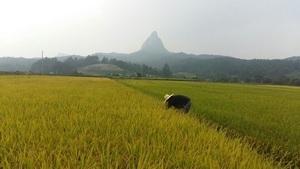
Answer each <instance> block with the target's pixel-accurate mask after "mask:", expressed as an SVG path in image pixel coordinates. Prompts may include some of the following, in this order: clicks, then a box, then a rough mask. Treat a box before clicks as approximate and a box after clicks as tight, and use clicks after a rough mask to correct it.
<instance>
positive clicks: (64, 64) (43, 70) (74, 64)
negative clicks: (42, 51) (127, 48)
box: [31, 56, 172, 77]
mask: <svg viewBox="0 0 300 169" xmlns="http://www.w3.org/2000/svg"><path fill="white" fill-rule="evenodd" d="M99 63H102V64H112V65H116V66H118V67H119V68H121V69H123V70H126V71H130V72H135V76H138V77H146V76H157V77H171V76H172V73H171V71H170V68H169V66H168V65H167V64H165V66H164V67H163V69H162V70H158V69H157V68H153V67H151V66H147V65H145V64H136V63H130V62H125V61H122V60H117V59H108V58H106V57H103V58H102V60H101V61H100V60H99V57H98V56H87V57H83V58H77V57H69V58H67V59H66V60H64V61H59V60H58V59H57V58H44V59H41V60H38V61H36V62H35V63H33V64H32V66H31V71H32V72H36V73H39V74H59V75H80V73H79V72H77V69H78V68H80V67H85V66H89V65H93V64H99Z"/></svg>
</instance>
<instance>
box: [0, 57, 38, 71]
mask: <svg viewBox="0 0 300 169" xmlns="http://www.w3.org/2000/svg"><path fill="white" fill-rule="evenodd" d="M39 59H40V58H30V59H28V58H22V57H19V58H14V57H0V71H10V72H15V71H29V69H30V67H31V65H32V64H33V63H34V62H36V61H37V60H39Z"/></svg>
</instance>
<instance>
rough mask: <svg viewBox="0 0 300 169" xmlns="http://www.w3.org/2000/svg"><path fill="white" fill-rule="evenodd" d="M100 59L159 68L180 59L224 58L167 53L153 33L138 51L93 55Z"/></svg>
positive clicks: (155, 33)
mask: <svg viewBox="0 0 300 169" xmlns="http://www.w3.org/2000/svg"><path fill="white" fill-rule="evenodd" d="M93 55H96V56H98V57H99V59H102V58H103V57H107V58H115V59H119V60H123V61H127V62H132V63H139V64H147V65H150V66H153V67H157V68H161V67H162V66H163V65H164V64H166V63H175V62H178V61H179V60H182V59H188V58H199V59H212V58H219V57H225V56H222V55H208V54H202V55H194V54H186V53H183V52H180V53H174V52H169V51H168V50H167V49H166V48H165V47H164V45H163V42H162V40H161V39H160V38H159V37H158V35H157V32H156V31H154V32H153V33H152V34H151V35H150V36H149V37H148V38H147V39H146V41H145V42H144V43H143V44H142V47H141V49H140V50H139V51H137V52H133V53H130V54H124V53H94V54H93Z"/></svg>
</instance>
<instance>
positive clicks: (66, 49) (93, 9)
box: [0, 0, 300, 59]
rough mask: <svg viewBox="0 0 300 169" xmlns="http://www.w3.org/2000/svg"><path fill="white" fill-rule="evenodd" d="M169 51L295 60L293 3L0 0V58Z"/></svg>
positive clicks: (298, 5)
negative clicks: (154, 40) (154, 41)
mask: <svg viewBox="0 0 300 169" xmlns="http://www.w3.org/2000/svg"><path fill="white" fill-rule="evenodd" d="M153 31H157V33H158V36H159V37H160V38H161V40H162V41H163V44H164V46H165V47H166V48H167V49H168V50H169V51H171V52H185V53H192V54H197V55H198V54H215V55H225V56H232V57H236V58H242V59H283V58H287V57H291V56H300V1H299V0H126V1H125V0H26V1H24V0H0V57H7V56H10V57H26V58H33V57H41V55H42V51H43V54H44V57H54V56H56V55H58V54H59V53H63V54H68V55H73V54H75V55H82V56H87V55H91V54H93V53H96V52H105V53H110V52H116V53H132V52H135V51H138V50H139V49H140V48H141V46H142V44H143V42H144V41H145V40H146V39H147V38H148V37H149V36H150V35H151V33H152V32H153Z"/></svg>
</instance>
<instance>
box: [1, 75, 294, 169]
mask: <svg viewBox="0 0 300 169" xmlns="http://www.w3.org/2000/svg"><path fill="white" fill-rule="evenodd" d="M119 82H121V83H119ZM0 87H1V90H0V116H1V118H0V123H1V124H2V125H1V126H0V168H284V167H289V166H284V164H283V163H280V162H279V163H278V161H275V159H274V158H272V157H266V156H265V155H262V154H260V153H258V150H257V149H253V148H252V146H251V145H249V144H248V141H247V140H246V139H245V138H243V137H238V138H233V137H228V136H227V135H228V133H227V132H226V129H225V128H224V129H220V127H219V125H222V126H224V127H228V128H230V129H233V130H236V131H237V132H238V133H241V134H244V135H245V136H249V137H250V136H251V137H253V138H255V139H256V138H257V139H258V140H261V141H262V142H264V141H266V140H269V142H270V143H271V145H275V146H277V145H280V143H281V142H280V141H281V140H279V141H277V140H273V139H274V137H272V136H271V135H269V134H268V132H271V133H273V130H271V131H268V130H267V131H268V132H265V133H266V134H263V135H266V136H262V137H259V134H258V136H256V135H255V133H260V132H262V131H263V130H266V129H271V128H272V127H274V126H277V128H276V131H277V129H278V131H279V132H278V133H276V134H278V135H275V134H274V135H275V136H276V138H277V136H280V137H281V134H282V133H283V132H287V133H286V134H285V135H283V137H285V138H287V140H288V141H287V142H286V144H284V145H282V146H283V148H284V149H286V150H288V151H293V150H295V148H297V146H295V144H294V143H295V141H297V139H299V137H298V136H299V135H297V134H298V132H297V131H299V130H298V129H299V125H295V124H297V121H296V120H297V118H298V119H299V116H298V115H297V114H293V112H294V110H296V109H297V110H299V107H294V106H295V105H294V104H295V103H294V102H293V100H294V101H295V100H297V99H298V100H299V95H298V94H299V93H298V90H297V88H274V87H260V86H252V88H251V86H248V87H249V89H247V90H246V87H247V86H243V85H224V84H208V83H194V82H167V81H133V80H121V81H115V80H111V79H106V78H81V77H59V76H0ZM266 89H268V90H266ZM241 91H245V93H244V94H245V95H235V94H234V93H235V92H241ZM257 91H259V92H258V93H261V92H262V94H261V95H258V96H257ZM264 91H265V92H269V93H268V94H270V93H273V94H274V95H273V96H275V98H277V99H279V98H282V100H284V98H283V97H287V98H288V99H290V101H289V105H288V106H286V107H280V106H279V107H276V106H278V105H280V104H279V103H277V104H273V105H274V106H275V108H291V109H290V111H283V110H281V112H282V113H285V114H288V116H287V117H286V118H284V117H283V116H280V115H278V113H276V112H272V111H270V110H269V109H271V108H265V107H264V106H263V103H260V104H258V106H257V108H256V109H254V110H253V109H251V110H252V114H251V115H249V114H247V113H246V112H248V111H247V109H248V108H249V107H252V106H251V105H252V104H254V102H259V101H261V100H260V99H262V98H261V97H264V96H265V97H267V96H266V95H267V94H266V93H263V92H264ZM172 92H175V93H184V94H187V95H190V97H191V98H192V99H193V107H192V111H191V113H190V114H188V115H184V114H180V113H176V112H175V111H173V110H166V109H165V108H164V105H163V99H162V97H163V95H164V94H165V93H172ZM282 92H283V93H282ZM285 92H287V93H288V94H289V95H288V96H286V95H285ZM199 93H201V95H199ZM297 93H298V94H297ZM243 96H245V97H246V98H247V96H249V97H254V98H253V100H252V101H250V100H249V104H250V105H248V106H249V107H247V105H246V106H245V107H243V106H242V105H243V103H244V102H245V100H246V99H245V97H243ZM277 99H273V100H272V101H270V102H271V103H273V102H276V101H281V100H277ZM263 100H268V98H264V99H263ZM235 102H236V103H235ZM234 103H235V105H234V106H233V105H232V104H234ZM271 103H270V104H271ZM265 105H268V102H266V103H265ZM239 106H240V107H239ZM264 108H265V109H264ZM234 110H236V111H234ZM237 110H240V111H237ZM262 110H266V111H262ZM267 110H268V111H267ZM256 111H259V112H261V113H257V114H254V113H255V112H256ZM230 112H231V113H230ZM236 112H241V113H243V116H242V115H238V114H237V113H236ZM262 112H266V113H262ZM270 113H273V116H274V117H273V116H270V115H268V114H270ZM262 114H263V115H262ZM230 116H231V117H230ZM255 116H257V117H256V118H255ZM276 116H280V117H276ZM202 117H206V118H208V119H209V120H199V118H202ZM271 117H272V118H273V119H270V118H271ZM252 118H254V119H256V120H253V119H252ZM277 118H280V119H281V120H280V121H279V122H281V123H283V125H279V124H277V125H275V124H274V125H272V124H273V123H278V121H277ZM237 119H238V120H237ZM258 119H261V120H258ZM266 119H268V120H266ZM210 120H211V121H215V123H216V124H219V125H215V124H213V123H211V121H210ZM241 120H245V122H244V121H241ZM293 120H295V121H293ZM237 121H239V122H237ZM253 121H256V122H257V123H253ZM221 122H224V123H221ZM246 122H248V123H246ZM271 122H273V123H271ZM287 123H295V124H289V125H288V126H289V128H287V127H286V124H287ZM261 129H262V130H261ZM288 129H289V130H288ZM253 130H255V132H252V131H253ZM248 133H249V134H248Z"/></svg>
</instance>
